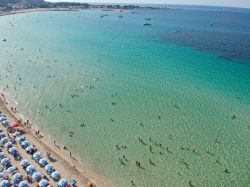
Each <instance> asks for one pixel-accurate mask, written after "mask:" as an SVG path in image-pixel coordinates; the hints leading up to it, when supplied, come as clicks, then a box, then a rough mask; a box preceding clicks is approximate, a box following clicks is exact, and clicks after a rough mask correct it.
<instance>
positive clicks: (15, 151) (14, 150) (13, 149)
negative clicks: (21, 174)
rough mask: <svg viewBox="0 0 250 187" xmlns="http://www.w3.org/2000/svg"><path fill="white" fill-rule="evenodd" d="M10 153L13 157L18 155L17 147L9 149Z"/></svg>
mask: <svg viewBox="0 0 250 187" xmlns="http://www.w3.org/2000/svg"><path fill="white" fill-rule="evenodd" d="M9 153H10V154H12V155H14V154H16V153H17V150H16V148H15V147H11V148H10V149H9Z"/></svg>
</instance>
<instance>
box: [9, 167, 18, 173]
mask: <svg viewBox="0 0 250 187" xmlns="http://www.w3.org/2000/svg"><path fill="white" fill-rule="evenodd" d="M15 171H16V168H14V167H13V166H11V167H9V168H8V169H7V172H8V173H14V172H15Z"/></svg>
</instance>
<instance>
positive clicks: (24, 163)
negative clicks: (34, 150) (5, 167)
mask: <svg viewBox="0 0 250 187" xmlns="http://www.w3.org/2000/svg"><path fill="white" fill-rule="evenodd" d="M28 165H30V163H29V161H28V160H22V161H21V166H23V167H26V166H28Z"/></svg>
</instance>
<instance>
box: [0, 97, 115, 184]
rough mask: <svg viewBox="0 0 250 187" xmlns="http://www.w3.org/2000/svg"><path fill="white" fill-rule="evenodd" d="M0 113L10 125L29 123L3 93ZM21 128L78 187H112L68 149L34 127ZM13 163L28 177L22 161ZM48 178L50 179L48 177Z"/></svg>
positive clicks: (18, 149)
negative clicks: (91, 184) (22, 166)
mask: <svg viewBox="0 0 250 187" xmlns="http://www.w3.org/2000/svg"><path fill="white" fill-rule="evenodd" d="M12 107H13V106H12ZM0 111H1V112H2V113H3V114H5V115H6V117H7V118H8V120H9V121H10V124H13V123H16V122H17V121H18V120H20V119H21V121H22V122H24V121H27V120H26V119H25V118H24V117H22V116H21V114H20V113H19V112H18V111H15V112H12V111H11V104H10V101H9V100H8V99H7V98H6V96H5V95H4V94H3V93H1V97H0ZM21 126H22V127H23V128H24V130H25V134H24V137H25V139H26V140H27V141H29V142H30V144H32V145H34V146H35V147H36V148H37V149H38V151H39V152H40V153H41V154H42V157H43V158H46V152H50V153H51V157H52V158H53V159H55V161H53V162H51V164H53V165H54V166H55V168H56V170H57V171H60V173H61V175H62V177H63V178H66V179H73V180H75V181H76V182H77V183H76V184H77V186H87V184H88V182H90V181H91V182H93V184H94V185H95V186H102V187H111V186H112V185H111V184H110V183H109V182H107V181H105V180H104V179H103V178H102V177H101V176H99V175H98V174H97V173H96V172H95V171H93V170H92V169H90V168H87V167H86V166H84V165H83V164H82V163H80V162H79V161H78V160H77V159H76V158H74V155H73V154H71V153H70V152H69V151H67V148H65V147H64V146H63V145H59V144H57V142H50V141H49V140H48V138H46V135H45V134H43V133H42V132H41V131H40V130H39V135H37V133H36V132H37V131H38V129H37V128H35V127H34V125H32V124H30V125H26V124H25V125H24V123H21ZM0 129H1V130H3V131H4V133H5V134H7V129H6V128H4V127H3V126H1V127H0ZM14 146H15V147H16V148H17V151H18V152H19V153H20V154H21V155H22V157H23V159H27V160H29V161H30V163H31V164H32V165H34V166H35V167H36V169H37V170H38V172H40V173H42V174H45V175H46V171H45V170H44V168H40V167H39V165H38V164H37V163H35V161H34V160H32V158H31V155H28V154H27V153H26V152H25V150H24V149H22V148H21V146H20V144H19V143H17V145H14ZM70 154H71V155H70ZM9 158H11V157H9ZM11 163H12V164H13V165H14V166H16V167H18V168H19V172H20V173H21V174H22V175H23V176H25V175H27V174H26V172H25V171H24V170H22V169H20V168H21V166H20V161H16V160H15V159H14V158H13V157H12V159H11ZM46 176H47V177H48V178H50V177H49V176H48V175H46ZM49 182H50V184H51V185H52V186H57V183H56V182H54V181H53V180H49Z"/></svg>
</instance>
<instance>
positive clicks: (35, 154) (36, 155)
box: [32, 152, 41, 160]
mask: <svg viewBox="0 0 250 187" xmlns="http://www.w3.org/2000/svg"><path fill="white" fill-rule="evenodd" d="M32 158H33V159H34V160H39V159H40V158H41V153H40V152H35V153H34V154H33V156H32Z"/></svg>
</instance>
